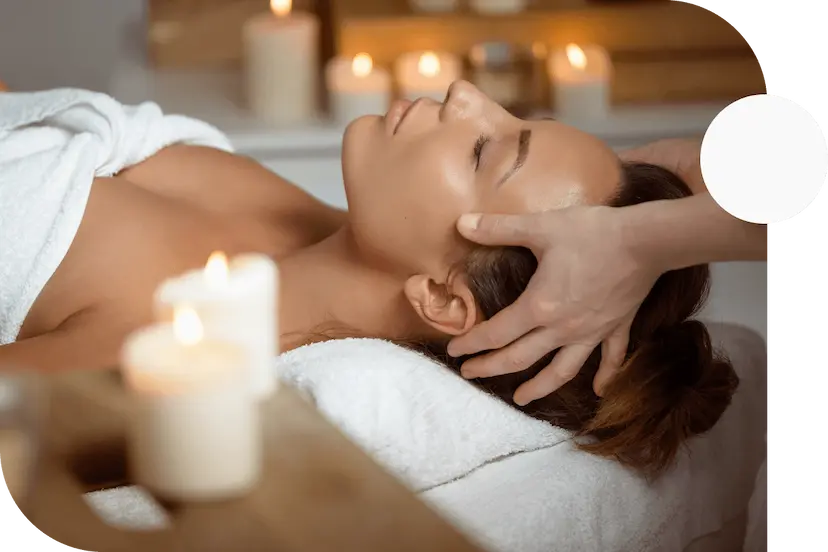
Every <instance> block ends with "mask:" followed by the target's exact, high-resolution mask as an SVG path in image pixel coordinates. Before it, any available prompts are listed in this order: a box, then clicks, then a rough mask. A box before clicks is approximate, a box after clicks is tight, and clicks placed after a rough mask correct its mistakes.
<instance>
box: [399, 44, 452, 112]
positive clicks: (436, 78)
mask: <svg viewBox="0 0 828 552" xmlns="http://www.w3.org/2000/svg"><path fill="white" fill-rule="evenodd" d="M395 71H396V77H397V83H398V85H399V87H400V92H401V93H402V96H403V97H404V98H406V99H408V100H416V99H417V98H431V99H433V100H437V101H438V102H442V101H443V100H445V98H446V93H447V92H448V89H449V86H451V83H453V82H454V81H456V80H458V79H459V78H460V77H461V75H462V69H461V63H460V60H459V59H458V58H457V56H454V55H452V54H448V53H444V52H411V53H408V54H404V55H402V56H400V58H399V59H398V60H397V63H396V66H395Z"/></svg>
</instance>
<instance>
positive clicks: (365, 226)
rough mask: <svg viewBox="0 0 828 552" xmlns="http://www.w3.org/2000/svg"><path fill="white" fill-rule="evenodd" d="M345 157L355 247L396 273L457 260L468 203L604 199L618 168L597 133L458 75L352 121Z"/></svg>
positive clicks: (496, 205)
mask: <svg viewBox="0 0 828 552" xmlns="http://www.w3.org/2000/svg"><path fill="white" fill-rule="evenodd" d="M342 161H343V173H344V177H345V188H346V193H347V197H348V206H349V220H350V226H351V230H352V233H353V236H354V240H355V242H356V245H357V247H358V248H359V250H360V254H361V255H362V256H363V257H364V258H367V259H369V261H370V262H372V263H375V264H377V265H378V266H382V267H384V268H385V269H389V270H392V271H394V272H399V273H400V274H401V275H407V274H433V275H437V274H444V273H445V271H446V270H448V269H449V268H450V267H451V266H452V265H453V264H454V263H455V262H456V261H457V260H459V258H460V257H461V256H462V255H463V253H464V251H465V249H464V247H463V245H462V239H461V237H460V236H459V234H458V233H457V232H456V229H455V228H456V227H455V224H456V222H457V219H458V217H460V215H462V214H464V213H509V214H521V213H531V212H537V211H544V210H549V209H559V208H562V207H566V206H569V205H574V204H578V203H590V204H592V203H605V202H606V201H607V199H608V198H609V197H611V196H612V194H613V192H614V191H615V189H616V187H617V185H618V182H619V175H620V171H619V162H618V158H617V157H616V156H615V154H614V153H613V152H612V150H610V149H609V148H608V147H607V146H606V145H605V144H604V143H603V142H601V141H599V140H598V139H596V138H594V137H592V136H590V135H588V134H585V133H583V132H580V131H578V130H576V129H574V128H572V127H568V126H566V125H563V124H561V123H557V122H554V121H523V120H521V119H517V118H515V117H513V116H511V115H510V114H509V113H508V112H506V111H505V110H504V109H503V108H501V107H500V106H499V105H497V104H496V103H494V102H493V101H491V100H489V99H488V98H487V97H486V96H484V95H483V94H482V93H481V92H480V91H479V90H477V89H476V88H475V87H474V86H472V85H471V84H469V83H467V82H463V81H460V82H456V83H455V84H454V85H453V86H452V87H451V89H450V91H449V94H448V96H447V99H446V101H445V102H444V103H438V102H435V101H433V100H425V99H421V100H418V101H416V102H414V103H411V102H406V101H399V102H396V103H395V104H394V105H393V106H392V107H391V109H390V110H389V112H388V114H387V115H386V116H385V117H363V118H361V119H358V120H356V121H354V122H353V123H352V124H351V125H350V126H349V127H348V129H347V131H346V134H345V140H344V144H343V155H342Z"/></svg>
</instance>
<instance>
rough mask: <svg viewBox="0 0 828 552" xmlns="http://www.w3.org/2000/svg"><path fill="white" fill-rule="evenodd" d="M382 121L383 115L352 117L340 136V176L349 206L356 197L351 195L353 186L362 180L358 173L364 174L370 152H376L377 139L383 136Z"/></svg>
mask: <svg viewBox="0 0 828 552" xmlns="http://www.w3.org/2000/svg"><path fill="white" fill-rule="evenodd" d="M384 122H385V119H384V118H383V117H379V116H377V115H367V116H365V117H360V118H358V119H354V120H353V121H351V122H350V123H349V124H348V126H347V127H346V128H345V134H344V135H343V138H342V177H343V181H344V184H345V196H346V197H347V199H348V205H349V206H350V205H351V203H352V202H353V201H354V200H355V199H356V198H354V197H353V194H354V188H355V187H356V184H357V183H358V182H360V180H362V179H361V178H360V175H361V174H364V172H365V170H366V168H367V167H366V164H367V163H369V162H370V159H371V153H372V152H374V153H376V151H377V150H376V148H377V146H378V145H379V144H378V141H379V140H381V139H382V138H383V137H384V128H385V125H384Z"/></svg>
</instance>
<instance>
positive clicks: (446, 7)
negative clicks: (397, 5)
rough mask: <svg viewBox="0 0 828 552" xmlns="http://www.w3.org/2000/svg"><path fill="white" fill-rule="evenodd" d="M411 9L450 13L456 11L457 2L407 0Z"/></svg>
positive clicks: (447, 0) (446, 0)
mask: <svg viewBox="0 0 828 552" xmlns="http://www.w3.org/2000/svg"><path fill="white" fill-rule="evenodd" d="M409 3H410V4H411V7H412V8H414V10H416V11H423V12H450V11H454V10H456V9H457V0H409Z"/></svg>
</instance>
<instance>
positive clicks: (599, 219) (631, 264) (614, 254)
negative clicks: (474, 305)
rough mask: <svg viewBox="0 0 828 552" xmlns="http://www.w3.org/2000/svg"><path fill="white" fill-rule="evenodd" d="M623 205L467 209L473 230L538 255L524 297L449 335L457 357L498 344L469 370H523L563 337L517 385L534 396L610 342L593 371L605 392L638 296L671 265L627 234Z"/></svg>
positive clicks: (481, 239) (476, 237)
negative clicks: (544, 363)
mask: <svg viewBox="0 0 828 552" xmlns="http://www.w3.org/2000/svg"><path fill="white" fill-rule="evenodd" d="M620 211H621V209H615V208H611V207H605V206H575V207H568V208H566V209H561V210H556V211H549V212H545V213H538V214H531V215H482V216H478V215H466V216H464V217H462V218H461V219H460V221H458V225H457V226H458V230H459V231H460V233H461V234H462V235H463V236H465V237H466V238H467V239H469V240H471V241H473V242H476V243H479V244H483V245H493V246H506V245H514V246H523V247H527V248H529V249H530V250H531V251H532V252H533V253H534V254H535V256H536V257H537V259H538V263H539V264H538V269H537V271H536V272H535V275H534V276H533V278H532V279H531V281H530V282H529V285H528V286H527V288H526V290H525V292H524V293H523V294H522V295H521V296H520V298H519V299H518V300H517V301H515V303H513V304H512V305H510V306H509V307H507V308H506V309H504V310H503V311H501V312H500V313H498V314H497V315H495V316H494V317H493V318H492V319H491V320H488V321H485V322H483V323H481V324H479V325H478V326H476V327H474V328H473V329H472V330H471V331H470V332H469V333H467V334H465V335H463V336H460V337H456V338H455V339H453V340H452V341H451V343H450V344H449V354H451V355H452V356H455V357H458V356H464V355H470V354H474V353H477V352H480V351H491V352H489V353H487V354H485V355H481V356H478V357H475V358H473V359H470V360H468V361H466V362H465V363H464V364H463V367H462V373H463V376H464V377H466V378H478V377H490V376H496V375H501V374H507V373H514V372H519V371H522V370H524V369H526V368H529V367H530V366H531V365H532V364H534V363H535V362H537V361H538V360H540V359H541V358H542V357H543V356H544V355H546V354H547V353H549V352H550V351H552V350H554V349H557V348H559V347H561V350H560V351H559V352H558V354H557V355H555V358H554V359H553V361H552V363H551V364H550V365H549V366H548V367H546V368H544V369H543V370H542V371H541V372H540V373H539V374H538V375H537V376H535V378H533V379H532V380H530V381H528V382H526V383H524V384H523V385H522V386H521V387H520V388H518V390H517V391H516V392H515V395H514V400H515V402H516V403H517V404H519V405H525V404H528V403H529V402H531V401H533V400H536V399H539V398H542V397H544V396H546V395H548V394H550V393H552V392H553V391H555V390H556V389H558V388H559V387H561V386H562V385H564V384H565V383H566V382H568V381H569V380H571V379H572V378H573V377H575V375H576V374H577V373H578V372H579V371H580V370H581V367H582V366H583V365H584V363H585V362H586V360H587V358H588V357H589V355H590V354H591V353H592V351H593V350H594V349H595V347H597V346H599V345H601V347H602V361H601V366H600V368H599V370H598V373H597V375H596V377H595V381H594V388H595V391H596V393H597V394H599V395H600V394H601V391H602V389H603V387H604V385H605V384H606V383H607V381H608V380H609V379H610V378H611V377H612V376H613V375H614V374H615V373H616V372H617V371H618V370H619V368H620V366H621V364H622V362H623V361H624V357H625V355H626V352H627V345H628V343H629V331H630V326H631V324H632V321H633V318H634V317H635V314H636V312H637V311H638V308H639V306H640V305H641V303H642V302H643V301H644V299H645V298H646V297H647V295H648V294H649V292H650V290H651V289H652V287H653V284H654V283H655V281H656V280H657V279H658V277H659V276H660V275H661V273H662V272H663V271H662V270H660V269H659V268H658V267H655V266H652V265H651V264H652V263H650V262H649V261H646V260H644V259H641V258H638V256H637V255H636V254H635V251H633V248H631V247H630V246H629V245H628V244H627V243H625V237H624V228H623V224H624V223H623V219H621V218H619V216H618V213H619V212H620Z"/></svg>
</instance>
